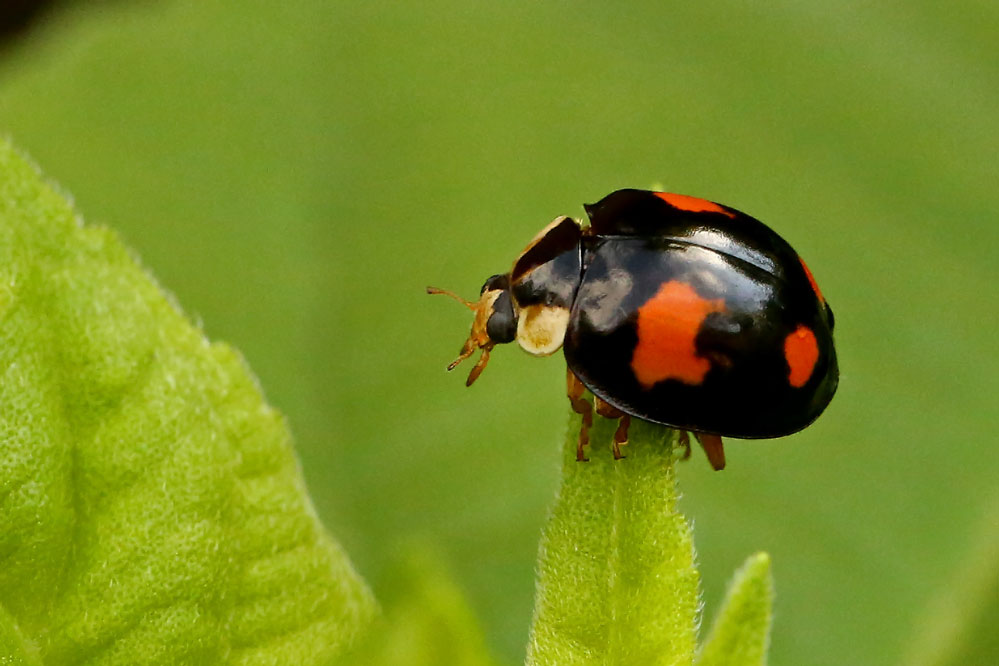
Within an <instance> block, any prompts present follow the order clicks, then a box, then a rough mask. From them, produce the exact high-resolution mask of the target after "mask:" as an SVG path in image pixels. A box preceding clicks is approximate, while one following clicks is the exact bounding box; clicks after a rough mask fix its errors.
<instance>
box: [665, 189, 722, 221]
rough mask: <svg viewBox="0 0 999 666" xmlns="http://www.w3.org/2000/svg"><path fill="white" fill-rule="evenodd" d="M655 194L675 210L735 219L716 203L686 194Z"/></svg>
mask: <svg viewBox="0 0 999 666" xmlns="http://www.w3.org/2000/svg"><path fill="white" fill-rule="evenodd" d="M653 194H655V195H656V196H657V197H659V198H660V199H662V200H663V201H665V202H666V203H668V204H669V205H670V206H673V208H679V209H680V210H686V211H689V212H691V213H721V214H722V215H728V216H729V217H731V218H733V219H734V218H735V213H733V212H732V211H730V210H725V209H724V208H722V207H721V206H719V205H718V204H716V203H715V202H714V201H708V200H707V199H699V198H697V197H690V196H687V195H686V194H671V193H670V192H653Z"/></svg>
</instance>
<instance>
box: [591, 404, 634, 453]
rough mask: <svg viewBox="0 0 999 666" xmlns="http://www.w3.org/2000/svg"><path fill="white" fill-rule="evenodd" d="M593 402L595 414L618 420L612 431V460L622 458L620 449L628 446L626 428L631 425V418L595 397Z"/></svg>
mask: <svg viewBox="0 0 999 666" xmlns="http://www.w3.org/2000/svg"><path fill="white" fill-rule="evenodd" d="M593 402H594V403H595V405H596V408H597V414H599V415H600V416H602V417H604V418H605V419H618V422H617V430H615V431H614V444H613V447H614V460H620V459H621V458H624V456H623V455H621V447H622V446H626V445H627V444H628V427H629V426H630V425H631V416H630V415H628V414H625V413H624V412H622V411H621V410H620V409H618V408H617V407H615V406H613V405H611V404H610V403H608V402H604V401H603V400H601V399H600V398H598V397H597V396H593Z"/></svg>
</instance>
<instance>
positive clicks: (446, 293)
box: [427, 287, 475, 370]
mask: <svg viewBox="0 0 999 666" xmlns="http://www.w3.org/2000/svg"><path fill="white" fill-rule="evenodd" d="M427 293H428V294H443V295H444V296H450V297H451V298H453V299H454V300H456V301H458V302H459V303H461V304H462V305H464V306H465V307H466V308H468V309H469V310H472V311H475V303H472V302H470V301H466V300H465V299H464V298H462V297H461V296H459V295H458V294H456V293H454V292H453V291H448V290H447V289H438V288H437V287H427ZM466 358H468V356H462V357H460V358H459V359H458V360H457V361H455V362H454V363H452V364H451V365H452V366H455V365H458V363H459V362H460V361H463V360H464V359H466ZM451 369H452V368H450V367H449V368H448V370H451Z"/></svg>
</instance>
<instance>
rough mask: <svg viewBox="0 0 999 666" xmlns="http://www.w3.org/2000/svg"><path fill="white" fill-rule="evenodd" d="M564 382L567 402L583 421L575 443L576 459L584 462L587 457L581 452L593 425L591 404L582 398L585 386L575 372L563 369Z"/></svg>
mask: <svg viewBox="0 0 999 666" xmlns="http://www.w3.org/2000/svg"><path fill="white" fill-rule="evenodd" d="M565 384H566V395H567V396H568V397H569V404H571V405H572V410H573V411H574V412H576V413H577V414H582V416H583V423H582V425H580V427H579V443H578V444H576V460H578V461H580V462H586V461H588V460H589V458H587V457H586V456H585V455H584V454H583V447H585V446H586V445H587V444H589V443H590V426H592V425H593V405H591V404H590V403H589V401H587V400H584V399H583V394H584V393H585V392H586V387H585V386H583V382H581V381H579V377H577V376H576V373H574V372H573V371H572V370H570V369H569V368H566V369H565Z"/></svg>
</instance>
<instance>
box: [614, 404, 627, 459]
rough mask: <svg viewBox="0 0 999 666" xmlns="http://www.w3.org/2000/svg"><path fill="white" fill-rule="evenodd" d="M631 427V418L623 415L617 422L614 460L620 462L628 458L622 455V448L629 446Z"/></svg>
mask: <svg viewBox="0 0 999 666" xmlns="http://www.w3.org/2000/svg"><path fill="white" fill-rule="evenodd" d="M630 425H631V416H629V415H628V414H622V415H621V420H620V421H618V422H617V430H615V431H614V459H615V460H620V459H621V458H627V457H628V456H625V455H621V447H622V446H627V445H628V427H629V426H630Z"/></svg>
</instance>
